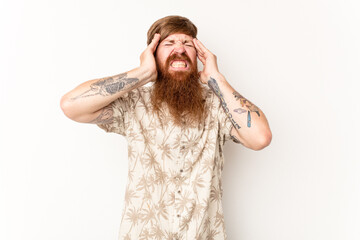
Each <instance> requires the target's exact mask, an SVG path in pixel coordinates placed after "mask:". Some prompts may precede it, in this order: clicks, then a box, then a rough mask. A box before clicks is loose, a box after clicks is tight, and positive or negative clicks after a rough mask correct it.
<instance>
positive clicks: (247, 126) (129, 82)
mask: <svg viewBox="0 0 360 240" xmlns="http://www.w3.org/2000/svg"><path fill="white" fill-rule="evenodd" d="M159 40H160V35H159V34H155V35H154V37H153V39H152V41H151V43H150V44H149V45H148V46H147V47H146V49H145V50H144V51H143V52H142V53H141V55H140V66H139V67H136V68H134V69H132V70H130V71H128V72H125V73H121V74H118V75H115V76H110V77H105V78H101V79H94V80H90V81H87V82H84V83H82V84H80V85H79V86H77V87H76V88H75V89H73V90H72V91H70V92H68V93H67V94H65V95H64V96H63V97H62V98H61V102H60V105H61V108H62V110H63V112H64V113H65V115H66V116H68V117H69V118H70V119H72V120H74V121H77V122H84V123H103V122H112V119H113V116H112V115H113V114H112V110H111V108H109V105H110V103H112V102H113V101H114V100H116V99H117V98H119V97H121V96H122V95H124V94H125V93H126V92H129V91H131V90H132V89H134V88H137V87H140V86H142V85H144V84H146V83H148V82H150V81H156V79H157V70H156V61H159V62H160V63H162V64H164V63H165V61H166V59H167V57H169V56H170V55H171V54H175V53H185V54H186V55H187V56H188V57H189V58H190V59H191V61H192V62H193V63H194V64H197V61H196V58H198V59H199V60H200V61H201V63H202V64H203V70H202V71H200V72H199V74H200V81H201V82H202V83H203V84H207V85H208V86H209V87H210V88H211V89H212V90H213V91H214V93H215V94H216V96H217V97H219V99H220V101H221V105H222V107H223V109H224V111H225V113H226V114H227V116H228V117H229V119H230V120H231V122H232V123H233V125H234V127H233V128H232V130H231V136H232V138H233V139H235V140H236V141H238V142H240V143H242V144H243V145H244V146H246V147H248V148H251V149H253V150H260V149H262V148H264V147H266V146H267V145H269V144H270V142H271V139H272V134H271V131H270V127H269V124H268V121H267V119H266V117H265V114H264V113H263V112H262V111H261V110H260V109H259V108H258V107H257V106H255V105H254V104H253V103H251V102H250V101H249V100H247V99H246V98H244V97H243V96H241V95H240V94H239V93H238V92H237V91H236V90H235V89H234V88H233V87H232V86H231V85H230V84H229V83H228V82H227V80H226V79H225V77H224V76H223V75H222V74H221V73H220V71H219V69H218V66H217V58H216V56H215V55H214V54H213V53H212V52H211V51H209V50H208V49H207V48H206V47H205V46H204V45H203V44H202V43H201V42H200V41H199V40H198V39H196V38H192V37H191V36H187V35H185V34H172V35H170V36H168V37H167V38H166V39H164V40H163V41H162V42H161V43H159ZM155 50H156V53H155ZM154 53H155V56H154ZM188 66H189V65H188ZM169 70H170V71H189V69H188V67H187V68H172V67H170V69H169Z"/></svg>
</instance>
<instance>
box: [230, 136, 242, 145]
mask: <svg viewBox="0 0 360 240" xmlns="http://www.w3.org/2000/svg"><path fill="white" fill-rule="evenodd" d="M230 137H231V139H232V140H233V141H234V142H236V143H241V144H242V145H244V144H243V143H242V142H240V140H239V139H238V138H237V137H235V136H233V135H230Z"/></svg>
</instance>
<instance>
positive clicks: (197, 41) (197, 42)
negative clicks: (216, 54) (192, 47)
mask: <svg viewBox="0 0 360 240" xmlns="http://www.w3.org/2000/svg"><path fill="white" fill-rule="evenodd" d="M195 42H196V44H197V46H198V47H199V48H200V50H201V51H202V52H203V53H206V52H210V51H209V50H208V49H207V48H206V47H205V46H204V44H202V43H201V42H200V40H199V39H197V38H195Z"/></svg>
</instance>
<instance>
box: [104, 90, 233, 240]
mask: <svg viewBox="0 0 360 240" xmlns="http://www.w3.org/2000/svg"><path fill="white" fill-rule="evenodd" d="M204 86H205V85H204ZM151 91H152V87H148V86H142V87H139V88H137V89H134V90H132V91H130V92H128V93H127V94H125V95H124V96H122V97H120V98H118V99H116V100H115V101H114V102H112V107H113V110H114V117H115V118H114V119H115V120H114V122H113V123H111V124H98V126H99V127H100V128H102V129H104V130H105V131H106V132H114V133H118V134H121V135H123V136H125V137H126V139H127V141H128V157H129V162H128V167H129V169H128V180H127V185H126V193H125V199H124V208H123V212H122V219H121V225H120V232H119V239H132V240H145V239H159V240H160V239H161V240H165V239H169V240H170V239H171V240H180V239H181V240H194V239H204V240H205V239H219V240H220V239H221V240H223V239H226V232H225V222H224V215H223V207H222V192H223V190H222V184H221V173H222V170H223V166H224V155H223V145H224V143H225V141H227V140H230V139H232V138H231V136H230V131H231V128H232V124H231V122H230V120H229V119H228V117H227V116H226V114H225V112H224V110H223V109H222V107H221V104H220V100H219V98H218V97H217V96H216V95H215V94H214V93H213V92H212V91H211V90H210V89H209V88H208V87H206V89H205V94H206V103H205V107H206V108H208V109H209V110H210V111H209V114H208V115H207V117H206V118H205V120H204V122H203V123H201V124H200V125H199V126H198V127H196V128H193V127H184V126H183V127H179V126H175V125H174V124H173V122H172V121H171V118H170V113H169V111H168V109H167V108H166V109H165V108H164V109H163V115H162V114H161V115H160V118H159V117H158V116H157V114H156V113H154V112H153V110H152V105H151V102H150V95H151ZM233 141H234V142H235V140H233Z"/></svg>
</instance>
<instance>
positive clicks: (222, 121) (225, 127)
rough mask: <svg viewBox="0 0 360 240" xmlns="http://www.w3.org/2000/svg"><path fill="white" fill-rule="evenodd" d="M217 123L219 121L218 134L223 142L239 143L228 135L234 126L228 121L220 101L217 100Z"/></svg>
mask: <svg viewBox="0 0 360 240" xmlns="http://www.w3.org/2000/svg"><path fill="white" fill-rule="evenodd" d="M218 121H219V134H220V137H221V138H222V139H223V140H224V142H226V141H228V140H232V141H233V142H234V143H240V142H239V141H237V140H236V139H235V138H233V137H232V136H231V134H230V133H231V130H232V128H233V127H234V125H233V124H232V123H231V120H230V119H229V117H228V116H227V115H226V113H225V111H224V109H223V108H222V106H221V103H220V100H219V108H218Z"/></svg>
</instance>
